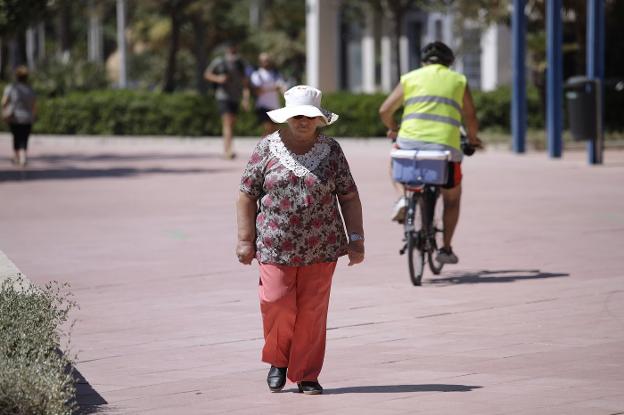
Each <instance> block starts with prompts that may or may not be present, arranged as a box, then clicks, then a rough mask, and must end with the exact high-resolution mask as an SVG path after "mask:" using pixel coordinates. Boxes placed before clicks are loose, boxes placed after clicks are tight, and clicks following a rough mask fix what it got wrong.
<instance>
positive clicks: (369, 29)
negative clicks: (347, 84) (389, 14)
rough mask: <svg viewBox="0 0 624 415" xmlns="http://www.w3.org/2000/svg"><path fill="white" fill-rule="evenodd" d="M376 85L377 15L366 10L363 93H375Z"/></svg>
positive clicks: (363, 39)
mask: <svg viewBox="0 0 624 415" xmlns="http://www.w3.org/2000/svg"><path fill="white" fill-rule="evenodd" d="M376 89H377V88H376V85H375V15H374V14H373V11H372V10H371V9H370V8H366V27H365V28H364V37H363V38H362V91H363V92H366V93H373V92H375V90H376Z"/></svg>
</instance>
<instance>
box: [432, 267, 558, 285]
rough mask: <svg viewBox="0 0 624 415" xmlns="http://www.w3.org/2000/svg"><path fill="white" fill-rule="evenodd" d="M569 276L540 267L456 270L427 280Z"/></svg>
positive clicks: (439, 282) (469, 281)
mask: <svg viewBox="0 0 624 415" xmlns="http://www.w3.org/2000/svg"><path fill="white" fill-rule="evenodd" d="M568 276H570V274H568V273H566V272H542V271H540V270H539V269H530V270H521V269H513V270H495V271H491V270H482V271H476V272H455V273H451V274H450V275H449V276H448V277H445V278H429V279H428V280H426V282H428V283H429V284H432V285H454V284H478V283H484V282H486V283H487V282H489V283H492V282H494V283H501V282H515V281H522V280H536V279H543V278H555V277H568Z"/></svg>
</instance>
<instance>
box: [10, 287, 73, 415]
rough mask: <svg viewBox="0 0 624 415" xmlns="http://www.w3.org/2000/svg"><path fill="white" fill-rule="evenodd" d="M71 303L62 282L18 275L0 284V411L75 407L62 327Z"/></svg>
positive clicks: (18, 413)
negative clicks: (41, 282) (42, 282)
mask: <svg viewBox="0 0 624 415" xmlns="http://www.w3.org/2000/svg"><path fill="white" fill-rule="evenodd" d="M75 306H76V303H75V302H74V301H73V300H72V298H71V294H70V293H69V291H68V286H67V285H59V284H57V283H50V284H47V285H46V286H45V288H38V287H35V286H33V285H30V284H29V283H27V282H26V281H25V280H24V279H22V278H21V277H17V278H11V279H7V280H5V281H3V282H2V284H1V286H0V414H15V415H32V414H41V415H70V414H72V412H73V411H74V410H75V409H76V407H77V404H76V402H75V387H74V379H73V376H72V373H71V370H70V368H71V361H70V359H69V358H68V357H67V354H66V353H63V352H62V351H61V334H62V333H61V332H60V330H61V326H62V325H63V324H64V323H66V322H67V319H68V314H69V312H70V310H71V309H72V308H74V307H75Z"/></svg>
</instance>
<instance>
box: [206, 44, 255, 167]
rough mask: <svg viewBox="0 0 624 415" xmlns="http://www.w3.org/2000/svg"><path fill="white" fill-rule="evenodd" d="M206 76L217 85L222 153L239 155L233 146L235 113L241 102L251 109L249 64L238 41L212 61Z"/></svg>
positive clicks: (228, 46) (246, 108) (229, 157)
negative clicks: (239, 48)
mask: <svg viewBox="0 0 624 415" xmlns="http://www.w3.org/2000/svg"><path fill="white" fill-rule="evenodd" d="M204 78H206V80H208V81H210V82H212V83H214V84H215V85H216V89H215V98H216V99H217V105H218V107H219V113H220V115H221V125H222V133H223V154H224V157H225V158H226V159H230V160H231V159H233V158H234V157H236V154H235V153H234V148H233V137H234V127H235V125H236V115H237V114H238V110H239V107H240V106H241V105H242V107H243V109H244V110H245V111H248V110H249V88H248V79H247V75H246V64H245V62H244V61H243V59H242V58H241V57H240V56H239V55H238V48H237V46H236V45H235V44H233V43H230V44H228V45H226V50H225V54H224V55H223V56H218V57H217V58H215V59H214V60H213V61H212V62H210V64H209V65H208V67H207V68H206V71H205V72H204Z"/></svg>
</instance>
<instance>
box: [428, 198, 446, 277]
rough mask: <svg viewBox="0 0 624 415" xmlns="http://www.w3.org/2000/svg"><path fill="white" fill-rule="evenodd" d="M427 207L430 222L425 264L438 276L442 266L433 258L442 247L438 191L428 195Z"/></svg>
mask: <svg viewBox="0 0 624 415" xmlns="http://www.w3.org/2000/svg"><path fill="white" fill-rule="evenodd" d="M427 203H428V205H429V209H430V212H432V213H433V214H432V215H431V222H429V231H428V233H429V235H430V245H431V246H430V247H429V248H430V249H429V250H428V251H427V262H429V269H431V272H433V274H434V275H438V274H440V272H441V271H442V267H444V264H443V263H442V262H438V261H436V260H435V256H436V254H437V252H438V249H440V248H441V247H442V246H444V222H443V220H442V219H443V217H442V216H443V214H444V203H443V201H442V197H441V196H440V189H435V190H434V191H432V192H431V193H430V194H429V198H428V201H427Z"/></svg>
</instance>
